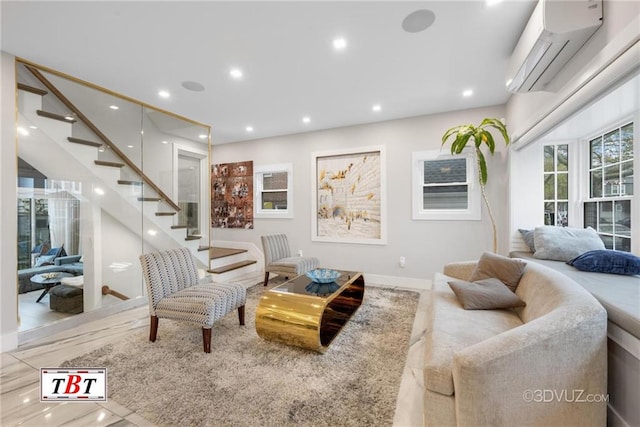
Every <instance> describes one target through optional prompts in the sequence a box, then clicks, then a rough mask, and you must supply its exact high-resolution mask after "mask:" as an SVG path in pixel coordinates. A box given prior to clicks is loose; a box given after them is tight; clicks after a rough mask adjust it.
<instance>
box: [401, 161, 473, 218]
mask: <svg viewBox="0 0 640 427" xmlns="http://www.w3.org/2000/svg"><path fill="white" fill-rule="evenodd" d="M411 157H412V168H411V169H412V175H413V177H412V191H411V195H412V218H413V219H414V220H426V221H480V220H481V219H482V206H481V200H480V199H481V194H480V183H479V182H478V172H477V167H476V160H475V156H474V153H473V152H472V151H471V150H465V151H464V152H463V153H461V154H457V155H452V154H449V153H445V152H442V151H440V150H426V151H415V152H413V153H412V154H411ZM460 158H464V159H465V160H466V166H467V180H466V182H465V183H464V184H465V185H467V208H466V209H425V208H424V193H423V188H424V163H425V162H427V161H437V160H448V159H460ZM461 184H462V183H461Z"/></svg>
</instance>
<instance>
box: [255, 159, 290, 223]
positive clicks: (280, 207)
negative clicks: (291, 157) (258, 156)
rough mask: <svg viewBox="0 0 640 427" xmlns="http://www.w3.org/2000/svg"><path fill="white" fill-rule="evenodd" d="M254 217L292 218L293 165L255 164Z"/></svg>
mask: <svg viewBox="0 0 640 427" xmlns="http://www.w3.org/2000/svg"><path fill="white" fill-rule="evenodd" d="M254 174H255V206H256V210H255V211H256V215H255V217H256V218H293V190H292V182H293V165H292V164H291V163H287V164H280V165H265V166H256V168H255V170H254Z"/></svg>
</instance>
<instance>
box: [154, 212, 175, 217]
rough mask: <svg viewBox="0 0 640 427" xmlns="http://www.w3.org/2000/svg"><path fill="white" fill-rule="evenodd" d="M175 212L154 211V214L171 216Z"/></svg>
mask: <svg viewBox="0 0 640 427" xmlns="http://www.w3.org/2000/svg"><path fill="white" fill-rule="evenodd" d="M175 214H176V212H156V216H171V215H175Z"/></svg>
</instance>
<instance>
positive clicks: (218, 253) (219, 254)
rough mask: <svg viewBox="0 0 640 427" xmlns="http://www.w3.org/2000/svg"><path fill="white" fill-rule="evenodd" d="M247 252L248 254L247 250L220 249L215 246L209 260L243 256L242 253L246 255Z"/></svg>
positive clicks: (210, 252)
mask: <svg viewBox="0 0 640 427" xmlns="http://www.w3.org/2000/svg"><path fill="white" fill-rule="evenodd" d="M245 252H247V250H246V249H236V248H220V247H215V246H214V247H213V248H211V250H210V251H209V258H210V259H219V258H224V257H228V256H232V255H237V254H242V253H245Z"/></svg>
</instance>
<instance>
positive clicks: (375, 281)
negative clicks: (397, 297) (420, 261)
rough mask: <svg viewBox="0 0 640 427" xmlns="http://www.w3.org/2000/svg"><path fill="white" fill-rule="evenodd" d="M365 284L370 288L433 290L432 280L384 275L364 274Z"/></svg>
mask: <svg viewBox="0 0 640 427" xmlns="http://www.w3.org/2000/svg"><path fill="white" fill-rule="evenodd" d="M364 282H365V284H366V285H370V286H376V285H380V286H396V287H399V288H407V289H417V290H421V291H424V290H429V289H431V280H429V279H416V278H414V277H399V276H385V275H382V274H369V273H364Z"/></svg>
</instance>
